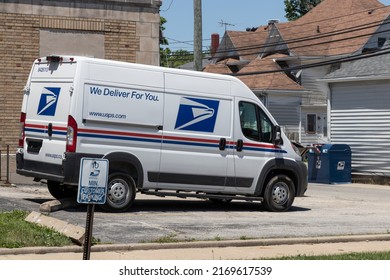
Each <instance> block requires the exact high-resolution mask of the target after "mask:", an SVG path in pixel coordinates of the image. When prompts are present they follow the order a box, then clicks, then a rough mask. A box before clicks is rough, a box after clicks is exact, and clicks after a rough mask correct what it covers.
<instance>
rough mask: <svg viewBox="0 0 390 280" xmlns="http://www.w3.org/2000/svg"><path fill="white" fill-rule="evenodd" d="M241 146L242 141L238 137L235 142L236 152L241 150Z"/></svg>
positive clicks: (242, 144) (242, 145)
mask: <svg viewBox="0 0 390 280" xmlns="http://www.w3.org/2000/svg"><path fill="white" fill-rule="evenodd" d="M243 147H244V141H242V139H238V140H237V144H236V150H237V152H241V151H242V148H243Z"/></svg>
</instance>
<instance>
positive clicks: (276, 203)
mask: <svg viewBox="0 0 390 280" xmlns="http://www.w3.org/2000/svg"><path fill="white" fill-rule="evenodd" d="M294 198H295V186H294V182H293V181H292V180H291V179H290V178H289V177H288V176H286V175H276V176H274V177H272V178H271V179H270V180H269V181H268V183H267V185H266V187H265V190H264V200H263V205H264V207H265V208H266V209H267V210H268V211H272V212H284V211H288V210H289V209H290V207H291V205H292V204H293V202H294Z"/></svg>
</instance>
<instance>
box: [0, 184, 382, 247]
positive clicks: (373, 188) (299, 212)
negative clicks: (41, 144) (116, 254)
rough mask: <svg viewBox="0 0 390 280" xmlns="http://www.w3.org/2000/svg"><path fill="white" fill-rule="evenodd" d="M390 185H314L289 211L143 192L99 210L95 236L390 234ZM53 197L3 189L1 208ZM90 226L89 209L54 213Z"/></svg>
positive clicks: (28, 188) (30, 189)
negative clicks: (122, 205)
mask: <svg viewBox="0 0 390 280" xmlns="http://www.w3.org/2000/svg"><path fill="white" fill-rule="evenodd" d="M389 197H390V186H379V185H363V184H342V185H323V184H310V185H309V189H308V191H307V193H306V196H305V197H302V198H296V200H295V202H294V205H293V207H292V209H291V211H289V212H285V213H271V212H267V211H264V210H262V209H261V207H260V204H259V203H249V202H234V201H233V202H231V203H229V204H222V205H221V204H217V203H212V202H209V201H204V200H195V199H179V198H159V197H154V196H145V195H137V197H136V200H135V203H134V205H133V207H132V209H131V210H130V211H128V212H125V213H105V212H102V211H100V210H99V209H98V208H97V210H96V212H95V218H94V227H93V234H94V237H96V238H98V239H100V240H101V242H104V243H106V242H107V243H138V242H148V241H156V240H158V239H161V238H162V239H178V240H225V239H249V238H275V237H317V236H332V235H351V234H384V233H385V234H386V233H390V218H389V213H390V203H388V201H389ZM51 199H52V197H51V196H50V194H49V193H48V191H47V190H46V187H45V186H44V185H41V184H33V185H18V186H17V187H0V211H9V210H13V209H23V210H29V211H39V206H40V204H41V203H43V202H46V201H48V200H51ZM50 216H52V217H55V218H58V219H61V220H64V221H67V222H69V223H72V224H75V225H79V226H85V222H86V207H85V206H83V205H82V206H78V207H75V208H69V209H65V210H61V211H57V212H53V213H50Z"/></svg>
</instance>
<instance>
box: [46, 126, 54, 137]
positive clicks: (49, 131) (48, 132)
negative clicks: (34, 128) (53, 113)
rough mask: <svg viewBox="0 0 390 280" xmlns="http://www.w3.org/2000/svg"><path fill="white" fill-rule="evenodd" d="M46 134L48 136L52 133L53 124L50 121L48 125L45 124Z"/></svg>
mask: <svg viewBox="0 0 390 280" xmlns="http://www.w3.org/2000/svg"><path fill="white" fill-rule="evenodd" d="M47 134H48V135H49V137H51V136H52V135H53V124H52V123H49V125H48V126H47Z"/></svg>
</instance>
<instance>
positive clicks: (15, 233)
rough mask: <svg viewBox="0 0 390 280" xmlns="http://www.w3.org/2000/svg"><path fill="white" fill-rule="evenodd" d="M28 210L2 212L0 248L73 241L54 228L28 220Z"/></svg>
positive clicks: (49, 245) (67, 243)
mask: <svg viewBox="0 0 390 280" xmlns="http://www.w3.org/2000/svg"><path fill="white" fill-rule="evenodd" d="M27 215H28V212H25V211H20V210H15V211H12V212H0V248H22V247H36V246H44V247H51V246H67V245H72V241H71V240H70V239H69V238H68V237H66V236H65V235H62V234H60V233H58V232H56V231H54V230H52V229H49V228H46V227H42V226H39V225H36V224H31V223H28V222H26V221H25V220H24V219H25V218H26V217H27Z"/></svg>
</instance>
